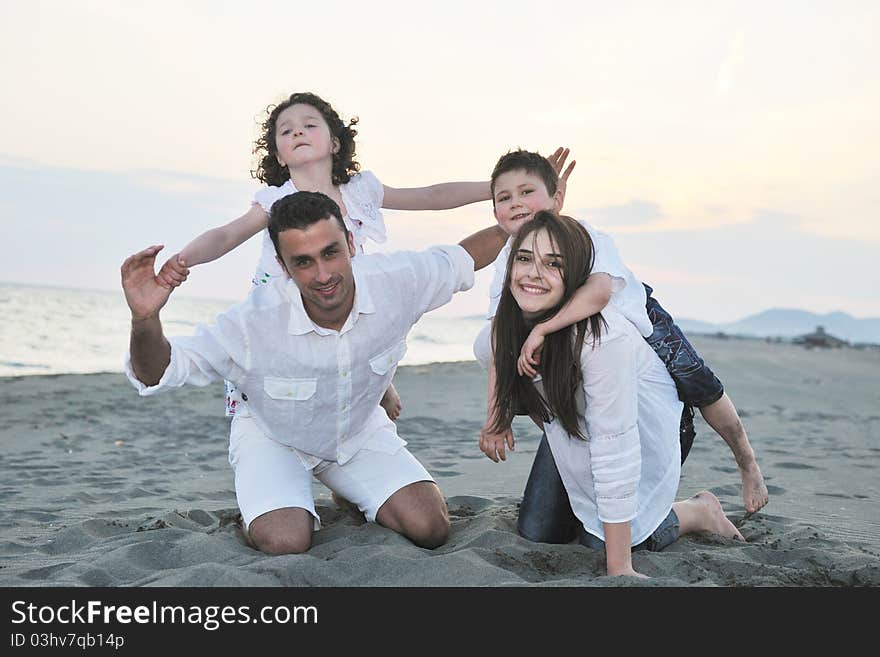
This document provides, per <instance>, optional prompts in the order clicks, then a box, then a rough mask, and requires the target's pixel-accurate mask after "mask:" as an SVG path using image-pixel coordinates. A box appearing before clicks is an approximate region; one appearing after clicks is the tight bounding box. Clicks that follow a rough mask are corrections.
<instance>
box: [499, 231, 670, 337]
mask: <svg viewBox="0 0 880 657" xmlns="http://www.w3.org/2000/svg"><path fill="white" fill-rule="evenodd" d="M578 223H579V224H580V225H581V226H583V227H584V228H585V229H586V230H587V232H588V233H589V234H590V238H591V239H592V240H593V254H594V255H593V270H592V273H594V274H595V273H600V272H601V273H605V274H608V275H609V276H611V300H610V302H609V305H612V306H614V307H615V308H617V310H618V311H620V312H621V313H622V314H623V316H624V317H626V318H627V319H628V320H629V321H630V322H632V323H633V325H634V326H635V327H636V328H637V329H638V331H639V333H641V334H642V336H644V337H646V338H647V337H650V336H651V334H652V333H653V332H654V327H653V325H652V324H651V320H650V319H648V311H647V310H646V309H645V304H646V303H647V301H648V297H647V293H646V292H645V286H644V285H642V283H641V282H640V281H639V280H638V279H637V278H636V277H635V274H633V273H632V271H630V269H629V267H627V266H626V265H625V264H623V260H621V258H620V253H618V251H617V246H616V245H615V244H614V240H613V239H611V237H610V236H609V235H607V234H606V233H603V232H601V231H598V230H595V229H594V228H592V227H591V226H590V225H589V224H588V223H587V222H586V221H581V220H580V219H579V220H578ZM513 239H514V238H513V236H511V237H509V238H508V240H507V243H506V244H505V245H504V247H503V248H502V249H501V252H500V253H499V254H498V257H497V258H495V263H494V265H495V275H494V277H493V278H492V283H491V285H490V286H489V312H488V313H487V315H486V318H487V319H492V318H493V317H495V313H496V312H498V302H499V301H500V300H501V292H502V290H503V289H504V280H505V278H506V277H507V259H508V258H509V257H510V247H511V246H512V245H513Z"/></svg>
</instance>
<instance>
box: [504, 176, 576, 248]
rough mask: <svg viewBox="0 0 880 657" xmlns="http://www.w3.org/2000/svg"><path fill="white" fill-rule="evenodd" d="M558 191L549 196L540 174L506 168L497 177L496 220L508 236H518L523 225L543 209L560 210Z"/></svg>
mask: <svg viewBox="0 0 880 657" xmlns="http://www.w3.org/2000/svg"><path fill="white" fill-rule="evenodd" d="M559 196H560V194H559V192H558V191H557V193H556V194H554V195H553V196H550V194H548V193H547V186H546V185H545V184H544V181H543V180H541V178H540V177H539V176H536V175H534V174H531V173H527V172H526V171H523V170H521V169H520V170H515V171H507V172H505V173H502V174H501V175H500V176H498V178H496V179H495V193H494V196H493V200H494V202H495V219H496V220H497V221H498V225H499V226H501V229H502V230H503V231H504V232H505V233H507V234H508V235H516V234H517V233H518V232H519V229H520V227H521V226H522V225H523V224H525V223H526V222H527V221H529V220H530V219H531V218H532V217H534V216H535V213H536V212H539V211H540V210H552V211H553V212H559V210H560V209H561V207H560V206H561V204H560V202H559Z"/></svg>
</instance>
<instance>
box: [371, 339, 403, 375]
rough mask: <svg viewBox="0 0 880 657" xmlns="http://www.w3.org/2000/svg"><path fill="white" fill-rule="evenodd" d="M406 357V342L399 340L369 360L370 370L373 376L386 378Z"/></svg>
mask: <svg viewBox="0 0 880 657" xmlns="http://www.w3.org/2000/svg"><path fill="white" fill-rule="evenodd" d="M405 355H406V340H401V341H400V342H398V343H397V344H395V345H393V346H391V347H390V348H388V349H386V350H385V351H383V352H381V353H379V354H377V355H375V356H373V357H372V358H371V359H370V369H371V370H373V373H374V374H378V375H379V376H383V377H384V376H386V375H387V374H388V372H390V371H391V370H392V369H393V368H394V367H395V366H396V365H397V363H399V362H400V361H401V360H403V357H404V356H405Z"/></svg>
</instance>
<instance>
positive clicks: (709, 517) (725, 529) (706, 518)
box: [685, 490, 746, 542]
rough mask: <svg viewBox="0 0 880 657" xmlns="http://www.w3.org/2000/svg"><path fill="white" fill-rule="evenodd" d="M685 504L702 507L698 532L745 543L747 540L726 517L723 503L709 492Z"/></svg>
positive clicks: (696, 496)
mask: <svg viewBox="0 0 880 657" xmlns="http://www.w3.org/2000/svg"><path fill="white" fill-rule="evenodd" d="M685 503H686V504H690V503H693V504H696V505H699V507H700V514H699V529H697V531H704V532H709V533H710V534H718V535H719V536H723V537H724V538H735V539H737V540H739V541H743V542H744V541H745V540H746V539H744V538H743V535H742V534H740V533H739V530H738V529H737V528H736V527H735V526H734V524H733V523H732V522H730V520H728V518H727V516H726V515H724V509H722V508H721V502H719V501H718V498H717V497H715V496H714V495H713V494H712V493H710V492H709V491H707V490H703V491H700V492H699V493H697V494H696V495H694V496H693V497H692V498H690V499H688V500H686V502H685Z"/></svg>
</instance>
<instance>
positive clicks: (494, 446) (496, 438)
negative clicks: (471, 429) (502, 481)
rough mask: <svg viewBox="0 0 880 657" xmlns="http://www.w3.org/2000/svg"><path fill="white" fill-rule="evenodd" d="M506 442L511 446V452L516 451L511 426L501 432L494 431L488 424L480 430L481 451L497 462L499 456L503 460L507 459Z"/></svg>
mask: <svg viewBox="0 0 880 657" xmlns="http://www.w3.org/2000/svg"><path fill="white" fill-rule="evenodd" d="M505 443H507V446H508V447H510V451H511V452H512V451H514V449H513V444H514V440H513V430H512V429H511V428H510V427H508V428H507V429H505V430H504V431H502V432H501V433H494V432H493V431H492V430H491V425H489V424H487V425H486V426H484V427H483V429H482V430H481V431H480V451H482V452H483V454H485V455H486V456H488V457H489V458H490V459H492V460H493V461H495V463H498V459H499V458H500V459H501V460H502V461H506V460H507V456H506V454H505V453H504V444H505Z"/></svg>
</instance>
